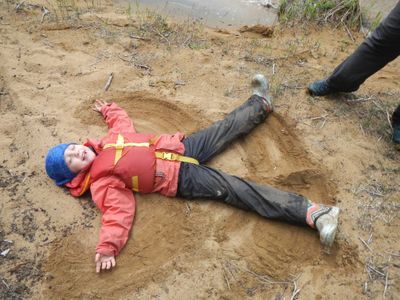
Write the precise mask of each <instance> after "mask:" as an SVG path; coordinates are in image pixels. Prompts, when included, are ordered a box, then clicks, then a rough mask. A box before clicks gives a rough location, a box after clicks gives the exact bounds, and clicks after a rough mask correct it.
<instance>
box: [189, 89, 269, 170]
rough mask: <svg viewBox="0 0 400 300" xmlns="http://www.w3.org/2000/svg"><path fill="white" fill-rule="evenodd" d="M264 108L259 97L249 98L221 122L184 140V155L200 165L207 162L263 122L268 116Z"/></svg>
mask: <svg viewBox="0 0 400 300" xmlns="http://www.w3.org/2000/svg"><path fill="white" fill-rule="evenodd" d="M266 108H267V104H266V103H265V101H264V100H263V99H262V98H261V97H259V96H256V95H253V96H251V97H250V98H249V99H248V100H247V101H246V102H245V103H243V104H242V105H241V106H239V107H238V108H236V109H235V110H234V111H232V112H231V113H230V114H229V115H227V116H226V117H225V118H224V119H223V120H220V121H218V122H215V123H214V124H212V125H211V126H210V127H208V128H206V129H204V130H201V131H199V132H196V133H194V134H192V135H191V136H189V137H187V138H186V139H184V140H183V144H184V145H185V155H186V156H190V157H193V158H196V159H197V160H198V161H199V162H200V163H201V164H202V163H205V162H207V161H208V160H210V159H211V158H212V157H213V156H214V155H216V154H218V153H220V152H221V151H222V150H223V149H225V148H226V146H228V145H229V144H230V143H231V142H232V141H233V140H234V139H236V138H238V137H240V136H243V135H246V134H248V133H249V132H250V131H251V130H252V129H253V128H254V127H256V126H257V125H258V124H260V123H261V122H263V121H264V120H265V119H266V117H267V115H268V113H267V110H266Z"/></svg>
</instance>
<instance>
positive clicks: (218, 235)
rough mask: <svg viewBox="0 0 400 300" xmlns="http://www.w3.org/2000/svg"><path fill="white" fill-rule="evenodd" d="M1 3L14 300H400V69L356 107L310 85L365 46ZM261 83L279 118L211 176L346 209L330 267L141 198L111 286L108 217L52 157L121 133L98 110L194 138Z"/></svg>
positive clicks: (260, 229)
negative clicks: (252, 84) (71, 188)
mask: <svg viewBox="0 0 400 300" xmlns="http://www.w3.org/2000/svg"><path fill="white" fill-rule="evenodd" d="M0 5H1V10H0V11H1V13H0V22H1V25H0V35H1V39H0V62H1V65H0V92H1V93H0V114H1V120H0V128H1V132H2V139H1V145H0V147H1V151H0V160H1V162H2V164H1V166H0V192H1V202H0V250H1V251H4V250H7V249H10V252H9V253H8V254H7V255H6V256H5V257H0V265H1V268H0V277H1V278H0V298H4V299H21V298H24V299H25V298H26V299H153V298H154V299H205V298H207V299H243V298H252V299H272V298H273V299H283V298H285V299H291V297H292V296H293V295H294V294H296V295H297V297H298V298H297V299H343V298H350V299H362V298H367V299H380V298H382V297H384V296H385V297H386V299H397V298H399V297H400V288H399V287H400V281H399V275H400V273H399V264H400V256H399V250H400V246H399V236H400V234H399V225H400V222H399V208H400V202H399V188H398V182H399V164H398V161H399V152H398V151H396V150H395V148H394V146H393V145H392V143H391V141H390V136H391V132H390V126H389V122H388V119H387V114H390V112H391V111H392V110H393V109H394V108H395V107H396V105H397V103H398V98H399V95H400V90H399V82H400V75H399V72H398V70H399V67H400V62H399V61H398V60H397V61H394V62H393V63H391V64H389V65H388V66H387V67H386V68H384V69H383V70H382V71H380V72H379V73H377V74H375V75H374V76H372V77H371V78H370V79H369V80H368V81H367V82H366V84H364V85H363V86H362V88H361V89H360V90H359V91H357V92H356V93H354V94H351V95H338V96H333V97H328V98H312V97H310V96H309V95H307V94H306V92H305V87H306V86H307V84H308V83H309V82H311V81H312V80H315V79H319V78H322V77H324V76H326V75H327V74H329V72H330V71H331V70H332V69H333V68H334V67H335V66H336V65H337V64H338V63H339V62H341V61H342V60H343V59H344V58H345V57H346V56H347V55H348V54H349V53H351V52H352V51H353V50H354V49H355V48H356V46H357V44H358V43H360V42H361V41H362V39H363V37H362V36H361V34H359V33H357V32H353V33H352V35H353V37H354V38H355V39H356V42H354V43H353V42H352V40H351V38H350V37H349V35H348V34H347V33H346V31H344V30H342V29H340V28H337V29H332V28H330V27H321V28H310V27H303V28H280V27H279V26H277V27H275V28H273V29H268V30H267V29H266V30H265V31H264V30H261V31H260V30H259V29H260V28H257V30H255V31H252V30H251V29H249V28H247V29H246V30H239V29H237V30H236V29H229V30H227V29H212V28H207V27H203V26H197V25H195V24H192V23H191V22H186V23H180V24H174V23H173V22H172V21H171V20H169V21H168V22H167V23H164V22H163V21H160V19H157V18H156V19H157V21H154V18H153V19H151V20H150V21H149V19H145V18H144V17H143V15H141V16H135V15H130V14H127V13H126V11H125V10H124V9H123V8H120V7H117V6H113V5H112V4H111V3H107V2H106V3H102V5H101V6H97V7H94V8H92V7H91V8H90V9H88V8H86V9H85V7H83V8H81V12H82V13H81V15H80V19H79V20H76V19H75V20H74V19H73V18H72V17H71V18H69V19H68V18H66V19H64V20H59V21H58V22H56V20H55V19H54V18H53V19H52V18H51V17H49V16H46V17H45V19H44V21H43V23H42V22H41V12H40V10H39V9H38V8H37V7H28V6H25V7H24V8H23V9H20V10H19V11H18V12H16V10H15V4H13V3H12V2H7V3H1V4H0ZM71 15H72V13H71ZM153 17H154V16H153ZM67 21H68V22H67ZM162 26H164V27H162ZM165 26H166V27H165ZM166 28H167V29H166ZM162 30H164V31H162ZM168 30H169V31H170V32H172V33H171V34H170V35H168V36H167V35H164V34H163V33H164V32H166V31H168ZM257 32H258V33H257ZM262 32H272V34H268V35H267V36H268V37H265V36H263V35H262V34H260V33H262ZM130 34H131V35H132V34H133V35H134V36H136V37H137V36H142V37H146V39H137V38H130V37H129V35H130ZM260 72H261V73H264V74H266V75H267V76H268V78H269V79H270V82H271V94H272V96H273V99H274V104H275V112H274V113H273V114H271V115H270V116H269V118H268V119H267V121H266V122H265V123H263V124H260V125H259V126H258V127H257V128H256V129H255V130H254V131H253V132H252V133H251V134H250V135H249V136H247V137H245V138H243V139H240V140H238V141H237V142H235V143H233V144H232V145H231V147H229V149H227V150H226V151H225V152H224V153H222V154H220V155H219V156H218V157H216V158H215V159H213V161H212V162H211V163H210V165H211V166H213V167H215V168H218V169H221V170H224V171H225V172H229V173H231V174H233V175H237V176H241V177H244V178H247V179H250V180H253V181H256V182H259V183H263V184H269V185H272V186H275V187H277V188H280V189H283V190H287V191H293V192H297V193H301V194H303V195H305V196H307V197H309V198H310V199H312V200H314V201H316V202H323V203H327V204H335V205H337V206H339V207H340V208H341V210H342V213H341V217H340V230H339V233H338V235H337V240H336V242H335V244H334V246H333V248H332V249H331V252H330V254H328V253H326V251H324V249H323V248H322V247H321V245H320V243H319V239H318V235H317V233H316V232H315V231H313V230H312V229H309V228H306V227H298V226H294V225H290V224H286V223H282V222H277V221H270V220H265V219H263V218H261V217H259V216H257V215H255V214H253V213H249V212H245V211H241V210H238V209H236V208H232V207H229V206H226V205H223V204H220V203H215V202H210V201H203V200H197V201H187V200H183V199H173V198H172V199H170V198H165V197H163V196H160V195H156V194H154V195H146V196H141V195H138V196H137V213H136V218H135V223H134V227H133V230H132V232H131V235H130V238H129V241H128V243H127V245H126V247H125V248H124V250H123V251H122V252H121V254H120V255H119V256H118V257H117V267H116V268H115V269H114V270H113V271H112V272H106V273H102V274H96V273H95V268H94V254H95V252H94V249H95V245H96V242H97V237H98V232H99V228H100V224H101V215H100V212H99V211H98V210H97V209H96V207H95V206H94V204H93V203H92V202H91V199H90V195H86V196H84V197H83V198H82V199H75V198H72V197H71V196H70V195H69V194H68V191H66V190H64V189H61V188H58V187H56V186H55V185H54V184H53V183H52V182H51V181H50V180H49V179H48V178H47V176H46V174H45V171H44V157H45V155H46V153H47V150H48V148H49V147H50V146H52V145H54V144H56V143H59V142H69V141H76V142H83V141H85V139H86V138H87V137H101V136H102V135H104V134H105V133H106V127H105V124H104V123H103V120H102V118H101V117H100V116H98V115H97V114H96V113H95V112H94V111H92V110H91V104H92V103H93V101H94V100H95V99H96V98H101V99H104V100H106V101H115V102H116V103H117V104H119V105H120V106H121V107H123V108H124V109H125V110H126V111H127V112H128V113H129V115H130V116H131V117H132V119H133V121H134V123H135V126H136V128H137V129H138V130H139V131H141V132H152V133H174V132H176V131H178V130H179V131H182V132H184V133H186V134H190V133H193V132H195V131H196V130H199V129H201V128H204V127H206V126H207V125H209V124H211V123H212V122H213V121H216V120H219V119H221V118H223V117H224V115H226V114H227V113H229V112H230V111H231V110H232V109H234V108H235V107H236V106H238V105H240V104H241V103H242V102H243V101H245V100H246V99H247V98H248V97H249V95H250V90H249V81H250V78H251V76H252V75H253V74H255V73H260ZM110 73H113V75H114V78H113V81H112V83H111V85H110V88H109V90H108V91H106V92H105V91H104V86H105V84H106V82H107V79H108V77H109V74H110ZM11 242H12V243H11Z"/></svg>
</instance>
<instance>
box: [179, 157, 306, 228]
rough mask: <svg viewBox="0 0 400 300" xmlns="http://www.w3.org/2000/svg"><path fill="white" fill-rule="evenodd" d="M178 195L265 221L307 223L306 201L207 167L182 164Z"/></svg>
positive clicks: (291, 194)
mask: <svg viewBox="0 0 400 300" xmlns="http://www.w3.org/2000/svg"><path fill="white" fill-rule="evenodd" d="M177 196H179V197H182V198H187V199H196V198H202V199H212V200H218V201H221V202H225V203H227V204H230V205H233V206H235V207H238V208H241V209H245V210H249V211H253V212H256V213H258V214H259V215H261V216H263V217H265V218H269V219H278V220H283V221H287V222H291V223H298V224H306V215H307V204H308V200H307V199H306V198H304V197H302V196H300V195H297V194H294V193H287V192H283V191H280V190H277V189H275V188H272V187H269V186H265V185H259V184H256V183H253V182H251V181H247V180H243V179H241V178H239V177H236V176H231V175H228V174H225V173H223V172H221V171H218V170H215V169H212V168H209V167H206V166H203V165H194V164H190V163H181V168H180V170H179V180H178V193H177Z"/></svg>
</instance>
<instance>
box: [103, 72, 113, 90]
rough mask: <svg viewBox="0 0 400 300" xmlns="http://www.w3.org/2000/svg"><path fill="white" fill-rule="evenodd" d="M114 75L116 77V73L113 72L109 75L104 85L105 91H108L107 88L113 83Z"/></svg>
mask: <svg viewBox="0 0 400 300" xmlns="http://www.w3.org/2000/svg"><path fill="white" fill-rule="evenodd" d="M113 77H114V75H113V73H112V72H111V73H110V76H109V77H108V80H107V83H106V85H105V86H104V91H106V92H107V90H108V89H109V87H110V85H111V82H112V80H113Z"/></svg>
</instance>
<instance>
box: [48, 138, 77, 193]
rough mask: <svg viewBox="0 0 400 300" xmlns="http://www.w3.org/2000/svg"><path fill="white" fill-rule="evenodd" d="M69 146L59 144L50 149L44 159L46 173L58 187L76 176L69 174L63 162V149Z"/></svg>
mask: <svg viewBox="0 0 400 300" xmlns="http://www.w3.org/2000/svg"><path fill="white" fill-rule="evenodd" d="M69 145H70V144H59V145H57V146H55V147H53V148H50V150H49V152H48V153H47V157H46V173H47V175H49V177H50V178H51V179H53V180H54V182H55V183H56V184H57V185H58V186H60V185H64V184H66V183H68V182H70V181H71V180H72V179H73V178H74V177H75V176H76V174H75V173H73V172H71V170H70V169H69V168H68V166H67V164H66V163H65V160H64V152H65V149H67V147H68V146H69Z"/></svg>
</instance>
